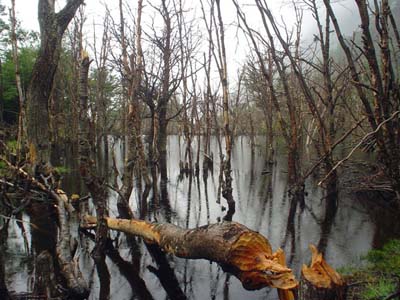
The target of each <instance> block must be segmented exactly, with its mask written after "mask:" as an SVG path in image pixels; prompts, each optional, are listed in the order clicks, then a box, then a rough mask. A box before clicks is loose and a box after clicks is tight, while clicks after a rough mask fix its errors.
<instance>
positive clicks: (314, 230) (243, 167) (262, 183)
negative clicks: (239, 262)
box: [5, 136, 377, 300]
mask: <svg viewBox="0 0 400 300" xmlns="http://www.w3.org/2000/svg"><path fill="white" fill-rule="evenodd" d="M112 140H113V139H112ZM114 142H115V143H114V148H113V150H112V151H115V158H116V163H117V167H118V168H119V169H120V171H122V164H123V162H122V153H123V152H122V151H123V149H122V146H121V143H120V141H119V140H115V141H114ZM263 144H264V143H263V141H262V140H261V139H260V141H259V146H258V147H256V150H255V152H254V155H251V151H250V146H249V140H248V138H246V137H239V138H238V139H237V140H236V142H235V144H234V149H233V154H232V169H233V193H234V199H235V201H236V213H235V214H234V215H233V221H236V222H240V223H242V224H244V225H246V226H247V227H249V228H251V229H253V230H255V231H258V232H260V233H261V234H263V235H264V236H266V237H267V238H268V240H269V241H270V243H271V245H272V248H273V250H274V251H275V250H276V249H277V248H279V247H282V248H283V249H284V251H285V253H286V257H287V263H288V265H289V266H290V267H291V268H293V269H294V270H295V271H296V272H297V274H298V272H299V269H300V267H301V265H302V264H303V263H308V261H309V259H310V252H309V250H308V245H309V244H310V243H313V244H316V245H318V244H320V245H326V254H325V257H326V260H327V261H328V263H330V264H331V265H332V266H334V267H340V266H345V265H349V264H352V263H357V262H358V261H359V257H360V255H362V254H364V253H366V252H367V251H368V250H369V249H370V248H371V247H372V244H373V239H374V235H375V234H376V232H377V228H376V227H377V225H375V224H374V222H373V221H372V220H371V218H370V217H369V215H368V214H367V211H366V209H365V208H364V207H363V206H362V205H361V204H360V201H359V200H356V199H355V198H354V196H353V195H352V194H351V193H348V192H346V191H341V192H340V195H339V199H338V208H337V210H336V212H335V213H333V214H332V211H331V210H330V211H328V212H327V211H326V207H325V201H324V194H323V191H322V190H321V189H320V188H318V187H317V185H316V183H315V182H313V181H312V180H310V181H308V182H307V183H306V192H307V196H306V200H305V207H304V208H303V209H301V208H300V207H299V206H298V207H294V208H293V207H292V212H294V213H292V214H289V211H290V207H291V205H290V201H289V199H288V195H287V172H286V161H285V155H284V153H282V154H277V155H275V157H274V158H273V160H272V161H271V160H267V159H266V158H265V154H264V151H263V148H264V147H263V146H262V145H263ZM184 149H185V146H184V142H183V139H182V138H179V137H178V136H170V137H169V140H168V176H169V182H168V186H167V187H168V199H169V207H168V209H165V208H161V209H159V210H157V211H150V212H149V215H148V216H147V218H148V219H151V220H156V221H158V222H163V221H166V220H169V221H171V222H172V223H174V224H176V225H179V226H182V227H188V228H192V227H197V226H201V225H206V224H209V223H215V222H219V221H220V220H221V219H222V218H223V217H224V215H225V214H226V208H227V205H226V202H225V200H224V199H223V198H221V201H220V203H217V202H218V201H217V196H216V195H217V191H218V174H219V158H218V147H217V143H216V140H215V139H213V140H212V145H211V149H212V152H213V153H214V168H213V169H214V171H213V172H208V173H207V176H204V174H203V171H202V170H201V169H200V176H199V177H196V176H193V177H190V176H180V174H179V161H180V160H184V159H183V158H184V154H183V153H184ZM193 149H194V153H196V150H195V149H197V146H196V142H194V144H193ZM194 156H195V155H194ZM201 156H202V155H201ZM111 161H112V160H111V159H110V160H109V163H110V164H111ZM201 165H202V164H200V166H201ZM66 179H68V178H66ZM65 182H66V183H65V187H64V188H65V189H66V191H67V193H69V194H72V193H79V184H76V183H75V184H73V185H72V184H71V183H69V184H67V183H68V182H69V181H68V180H66V181H65ZM116 199H117V194H116V193H115V192H114V191H112V190H110V192H109V211H110V215H111V216H116V215H118V212H117V209H116ZM130 202H131V206H132V208H133V209H134V210H137V208H138V204H137V202H138V200H137V197H136V193H133V194H132V196H131V199H130ZM24 218H25V221H27V222H29V219H28V217H26V216H25V217H24ZM27 227H29V226H27ZM71 234H72V235H74V236H76V237H77V239H78V240H79V242H80V246H81V247H80V248H79V249H80V252H79V262H80V265H81V270H82V271H83V273H84V275H85V278H86V279H87V281H88V282H89V283H90V285H91V290H92V292H91V295H90V299H97V298H98V291H99V281H98V278H97V275H96V272H95V271H94V267H93V262H92V259H91V258H90V254H89V252H90V247H92V243H91V242H89V241H88V240H87V239H86V238H83V237H79V234H78V230H77V222H76V223H75V227H73V228H72V232H71ZM116 236H117V234H116V233H112V237H114V238H115V237H116ZM28 238H30V237H29V231H28ZM118 238H119V250H120V253H121V255H122V256H123V257H124V258H126V259H127V260H129V257H130V250H129V248H128V246H127V244H126V241H125V240H124V236H123V235H118ZM210 247H212V245H210ZM141 252H142V256H141V259H140V271H139V275H140V277H141V278H143V280H144V281H145V283H146V286H147V288H148V290H149V291H150V293H151V294H152V296H153V298H154V299H168V296H167V293H166V291H165V290H164V288H163V287H162V285H161V283H160V280H159V279H158V277H157V276H155V274H154V272H153V271H154V269H152V268H151V267H152V266H153V267H155V268H156V267H157V265H156V264H155V262H154V260H153V259H152V257H151V256H150V254H149V252H148V251H147V249H146V248H145V246H144V245H143V244H142V243H141ZM5 259H6V272H7V274H8V275H7V284H8V287H9V289H10V290H15V291H28V290H30V289H31V285H32V276H33V275H32V261H30V260H29V259H27V256H26V251H25V249H24V243H23V239H22V237H21V234H20V231H19V229H18V228H17V227H16V226H15V225H13V226H11V228H10V232H9V239H8V248H7V253H6V256H5ZM168 260H169V264H170V266H171V268H172V269H173V271H174V273H175V275H176V277H177V279H178V281H179V287H180V289H181V290H182V291H183V292H184V294H185V295H186V296H187V298H188V299H231V300H234V299H277V294H276V291H275V290H274V289H269V288H265V289H262V290H259V291H246V290H245V289H244V288H243V287H242V285H241V283H240V282H239V280H237V279H236V278H235V277H234V276H230V275H229V274H227V273H225V272H223V271H222V270H221V268H220V267H219V266H218V265H216V264H215V263H210V262H208V261H205V260H184V259H180V258H176V257H172V256H168ZM107 263H108V267H109V271H110V273H111V298H112V299H118V300H124V299H136V298H137V297H136V295H137V293H136V292H135V291H133V290H132V288H131V286H130V285H129V284H128V281H127V280H126V279H125V278H124V276H123V275H122V274H121V273H120V271H119V270H118V268H117V267H116V265H115V264H114V263H113V262H112V261H111V260H109V259H107ZM167 276H168V275H167Z"/></svg>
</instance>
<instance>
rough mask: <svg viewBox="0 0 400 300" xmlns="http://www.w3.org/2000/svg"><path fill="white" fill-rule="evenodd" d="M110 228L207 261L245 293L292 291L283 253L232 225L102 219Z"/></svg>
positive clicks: (87, 223) (89, 220) (90, 222)
mask: <svg viewBox="0 0 400 300" xmlns="http://www.w3.org/2000/svg"><path fill="white" fill-rule="evenodd" d="M106 221H107V226H108V228H110V229H114V230H118V231H122V232H125V233H128V234H134V235H137V236H140V237H142V238H144V239H145V240H146V242H149V243H153V244H157V245H158V246H160V247H161V248H162V249H163V250H164V251H166V252H168V253H172V254H174V255H175V256H177V257H181V258H188V259H207V260H210V261H214V262H217V263H218V264H220V265H221V266H222V267H223V268H224V269H225V270H227V271H229V272H230V273H232V274H234V275H235V276H236V277H238V278H239V280H240V281H241V282H242V284H243V287H244V288H245V289H248V290H255V289H261V288H263V287H266V286H270V287H275V288H279V289H284V290H288V289H293V288H296V287H297V285H298V282H297V281H296V279H295V277H294V274H293V272H292V270H291V269H290V268H288V267H286V266H285V264H284V263H283V264H282V263H280V261H281V257H282V255H283V251H282V250H281V249H279V250H278V251H276V252H275V253H272V249H271V245H270V244H269V242H268V240H267V239H266V238H265V237H264V236H262V235H261V234H259V233H257V232H255V231H253V230H251V229H249V228H247V227H246V226H244V225H242V224H239V223H236V222H222V223H217V224H211V225H206V226H202V227H198V228H195V229H183V228H181V227H178V226H175V225H173V224H157V223H149V222H146V221H142V220H134V219H132V220H127V219H114V218H106ZM83 223H84V224H83V225H82V227H85V228H90V227H93V226H95V225H96V223H97V219H96V218H95V217H92V216H86V217H84V222H83Z"/></svg>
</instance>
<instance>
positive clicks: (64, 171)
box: [54, 166, 71, 175]
mask: <svg viewBox="0 0 400 300" xmlns="http://www.w3.org/2000/svg"><path fill="white" fill-rule="evenodd" d="M54 170H55V171H56V172H57V173H58V174H60V175H62V174H68V173H71V169H70V168H68V167H64V166H56V167H54Z"/></svg>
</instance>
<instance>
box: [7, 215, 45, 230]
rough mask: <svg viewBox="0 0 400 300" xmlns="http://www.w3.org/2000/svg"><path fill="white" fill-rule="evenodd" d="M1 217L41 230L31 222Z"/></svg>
mask: <svg viewBox="0 0 400 300" xmlns="http://www.w3.org/2000/svg"><path fill="white" fill-rule="evenodd" d="M0 217H1V218H4V219H6V220H14V221H15V222H17V223H26V224H29V225H31V226H32V227H33V228H35V229H36V230H40V228H39V227H38V226H36V225H35V224H33V223H31V222H28V221H24V220H20V219H16V218H14V217H8V216H5V215H2V214H0Z"/></svg>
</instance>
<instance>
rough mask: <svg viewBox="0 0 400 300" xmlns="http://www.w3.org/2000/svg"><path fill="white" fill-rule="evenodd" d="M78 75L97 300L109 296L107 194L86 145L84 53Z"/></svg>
mask: <svg viewBox="0 0 400 300" xmlns="http://www.w3.org/2000/svg"><path fill="white" fill-rule="evenodd" d="M83 54H84V55H83V57H82V63H81V74H80V89H79V94H80V115H79V116H80V121H79V146H80V149H79V160H80V166H79V169H80V173H81V176H82V178H83V180H84V182H85V184H86V186H87V188H88V190H89V191H90V194H91V196H92V199H93V203H94V205H95V207H96V214H97V217H98V220H99V224H98V226H97V230H96V240H95V242H96V244H95V247H94V249H93V251H92V257H93V259H94V262H95V264H96V268H97V273H98V275H99V278H100V295H99V299H109V297H110V274H109V272H108V268H107V265H106V263H105V253H104V251H105V249H106V243H107V237H108V236H107V235H108V230H107V225H106V221H105V217H106V216H107V215H108V212H107V208H106V199H107V191H106V189H105V186H104V184H103V182H101V181H100V180H99V178H98V177H97V176H96V175H95V174H94V172H95V168H94V165H93V162H92V160H91V147H90V144H89V129H88V125H89V115H88V103H87V101H88V73H89V65H90V63H91V61H90V60H89V57H88V56H87V54H86V53H83Z"/></svg>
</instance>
